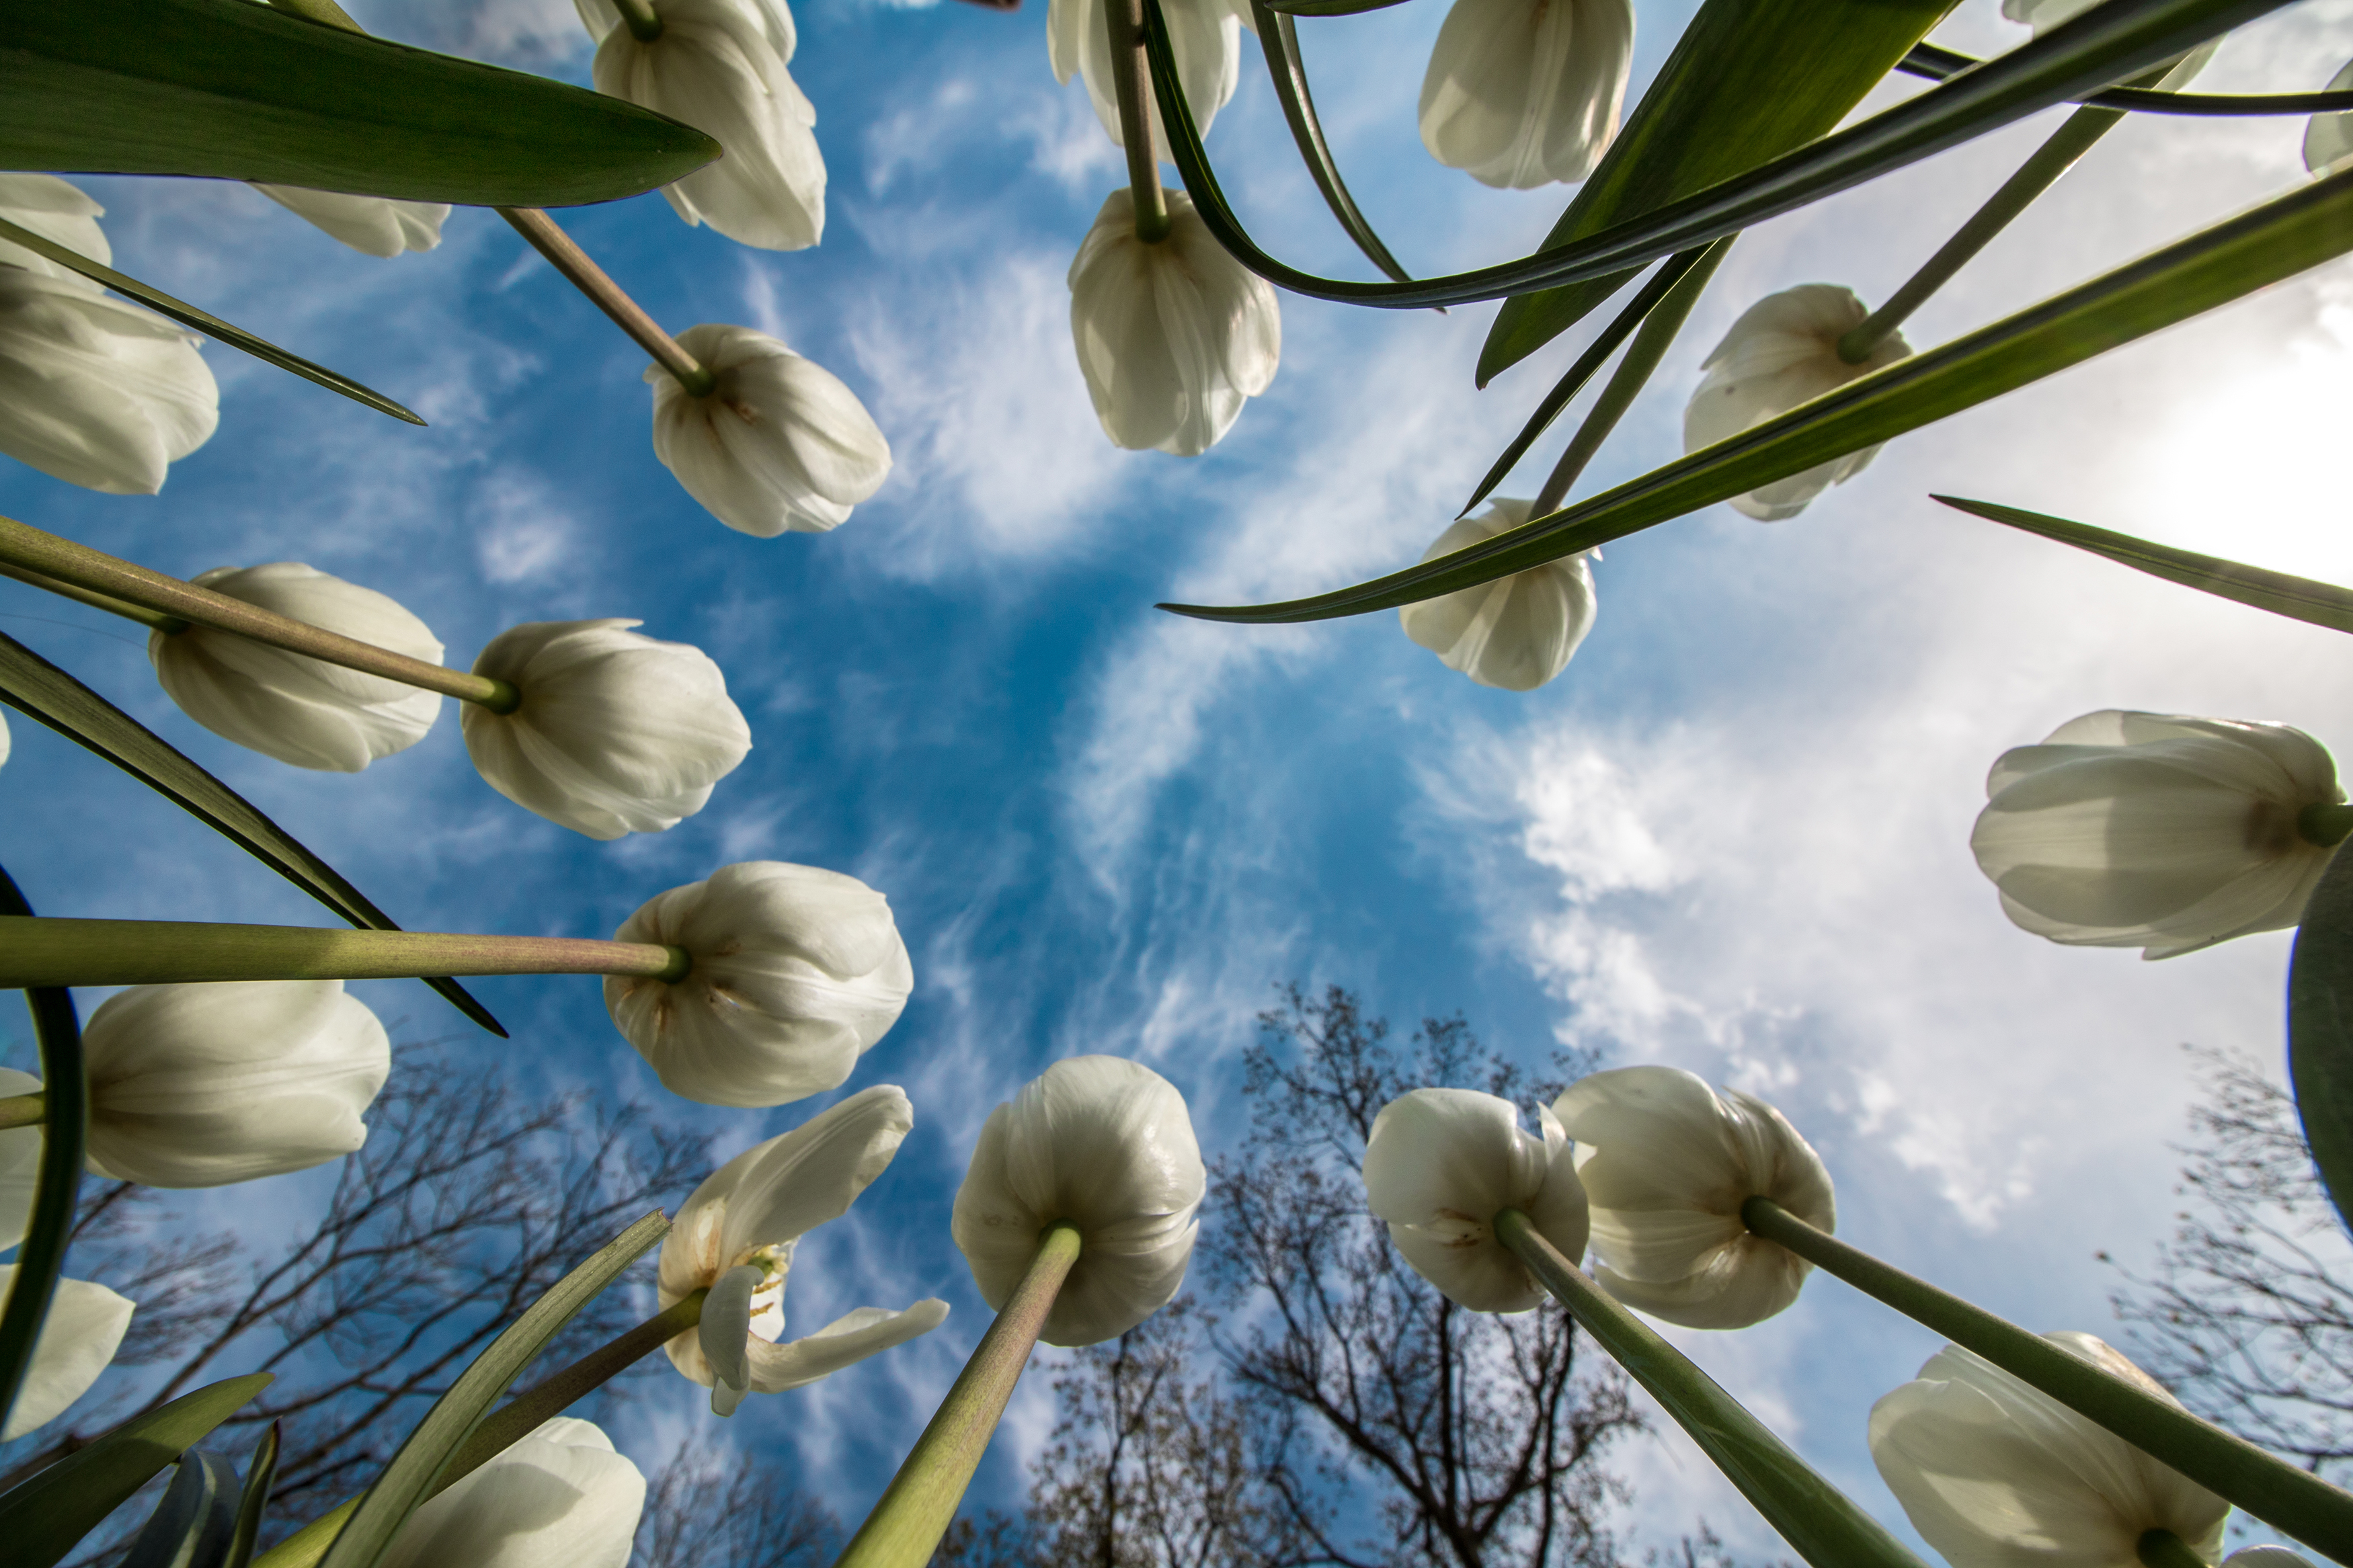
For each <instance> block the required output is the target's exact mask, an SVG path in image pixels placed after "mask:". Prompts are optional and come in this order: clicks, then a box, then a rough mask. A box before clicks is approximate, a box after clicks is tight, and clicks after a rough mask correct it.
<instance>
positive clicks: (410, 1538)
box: [376, 1415, 646, 1568]
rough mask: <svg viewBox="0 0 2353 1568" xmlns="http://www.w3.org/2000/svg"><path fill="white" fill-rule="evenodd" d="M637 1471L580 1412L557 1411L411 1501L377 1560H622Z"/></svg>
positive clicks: (423, 1565) (500, 1567)
mask: <svg viewBox="0 0 2353 1568" xmlns="http://www.w3.org/2000/svg"><path fill="white" fill-rule="evenodd" d="M645 1502H646V1478H645V1477H644V1475H643V1474H641V1473H640V1472H639V1471H638V1467H637V1466H635V1465H633V1464H631V1463H630V1462H629V1461H628V1458H626V1457H624V1456H623V1455H620V1454H617V1453H615V1452H614V1451H613V1440H612V1439H611V1438H610V1437H607V1436H605V1434H604V1431H603V1430H602V1429H601V1428H600V1427H598V1426H595V1425H594V1424H592V1423H590V1422H586V1421H581V1420H576V1419H575V1418H573V1417H572V1416H569V1415H559V1416H557V1417H555V1419H554V1420H553V1421H547V1422H543V1423H542V1424H541V1425H540V1426H537V1427H535V1428H533V1431H532V1433H531V1435H530V1436H527V1437H524V1438H522V1439H521V1440H519V1441H518V1442H516V1443H515V1444H514V1445H513V1446H512V1447H510V1448H508V1449H506V1450H505V1451H504V1452H503V1453H501V1454H500V1455H499V1456H498V1457H497V1458H492V1459H490V1460H487V1461H485V1462H484V1463H483V1464H482V1466H481V1467H480V1468H478V1469H475V1470H472V1471H470V1472H469V1473H468V1474H466V1475H464V1476H461V1477H459V1479H457V1480H455V1481H453V1482H451V1483H450V1485H449V1487H448V1489H447V1490H445V1491H442V1492H440V1493H439V1494H438V1495H437V1496H434V1497H431V1498H427V1500H425V1501H424V1502H423V1503H420V1504H419V1505H418V1506H417V1511H416V1512H415V1513H412V1514H410V1515H409V1516H408V1518H407V1519H406V1521H403V1522H402V1524H401V1526H400V1529H399V1530H398V1531H396V1533H395V1534H394V1536H393V1538H392V1542H391V1544H390V1545H388V1546H387V1547H385V1552H384V1555H383V1556H382V1557H380V1558H378V1559H377V1560H376V1561H377V1563H378V1565H379V1568H623V1564H625V1563H628V1560H629V1548H630V1545H631V1542H632V1541H633V1540H634V1538H635V1537H636V1534H637V1530H638V1514H639V1513H640V1512H641V1511H643V1510H644V1508H645Z"/></svg>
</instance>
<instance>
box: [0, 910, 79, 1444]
mask: <svg viewBox="0 0 2353 1568" xmlns="http://www.w3.org/2000/svg"><path fill="white" fill-rule="evenodd" d="M0 910H10V911H13V914H12V917H11V918H16V919H22V920H29V918H30V917H31V915H32V912H33V910H32V906H31V905H30V904H27V903H26V901H25V895H24V894H22V893H21V892H18V891H17V890H16V882H15V880H14V879H11V878H10V877H9V875H8V873H7V872H6V871H5V870H0ZM25 1001H26V1005H28V1006H29V1007H30V1008H31V1009H32V1013H33V1036H34V1038H35V1039H36V1040H37V1042H38V1043H39V1046H40V1052H41V1079H42V1093H43V1095H44V1096H45V1097H46V1098H47V1131H45V1132H44V1133H43V1134H42V1137H41V1163H40V1165H39V1168H38V1170H37V1173H36V1174H35V1176H34V1185H33V1207H32V1212H31V1214H30V1215H27V1216H26V1226H25V1239H24V1241H23V1242H22V1243H20V1244H19V1245H18V1247H17V1248H16V1275H15V1277H14V1278H13V1279H11V1280H10V1282H9V1286H8V1300H7V1304H6V1305H5V1307H0V1421H5V1419H6V1418H7V1414H8V1409H9V1406H11V1405H15V1404H16V1394H17V1391H18V1390H19V1389H21V1388H22V1387H23V1386H24V1383H25V1373H26V1371H27V1370H28V1369H29V1368H30V1367H31V1366H32V1364H33V1347H34V1345H35V1343H36V1342H37V1341H38V1340H39V1338H40V1332H41V1323H42V1321H43V1320H44V1319H46V1318H47V1316H48V1313H49V1301H50V1299H51V1298H52V1297H53V1296H55V1295H56V1293H57V1288H58V1275H60V1274H62V1273H63V1272H64V1271H65V1261H66V1247H67V1244H68V1242H69V1240H70V1239H71V1237H72V1234H73V1219H74V1200H75V1198H76V1197H77V1196H78V1195H79V1194H80V1192H81V1171H82V1151H83V1149H84V1147H85V1145H86V1144H87V1142H88V1141H89V1138H90V1084H89V1081H88V1079H85V1077H84V1076H83V1069H82V1050H81V1022H80V1020H79V1019H78V1018H76V1017H75V1016H74V1005H73V994H72V993H70V992H69V991H66V990H64V989H63V988H61V987H44V988H41V989H37V990H35V991H33V992H32V993H31V994H28V995H27V996H26V998H25Z"/></svg>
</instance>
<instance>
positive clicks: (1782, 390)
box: [1683, 283, 1912, 522]
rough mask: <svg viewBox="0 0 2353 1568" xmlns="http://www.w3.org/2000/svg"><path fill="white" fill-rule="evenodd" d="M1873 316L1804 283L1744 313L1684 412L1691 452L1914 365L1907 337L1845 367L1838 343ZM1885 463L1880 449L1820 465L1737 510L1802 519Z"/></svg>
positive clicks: (1837, 294) (1832, 290)
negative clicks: (1889, 368) (1836, 490)
mask: <svg viewBox="0 0 2353 1568" xmlns="http://www.w3.org/2000/svg"><path fill="white" fill-rule="evenodd" d="M1870 314H1871V312H1870V311H1869V310H1865V309H1864V308H1863V303H1862V300H1858V299H1856V298H1855V295H1854V290H1852V289H1841V288H1839V287H1838V286H1837V285H1835V284H1831V283H1800V284H1799V285H1798V287H1796V288H1795V289H1783V290H1782V291H1781V292H1780V293H1778V294H1769V295H1767V296H1766V297H1765V298H1764V299H1762V300H1758V301H1757V303H1755V304H1754V305H1751V306H1749V307H1748V309H1747V310H1743V311H1742V312H1741V313H1740V319H1739V320H1738V321H1735V322H1733V323H1732V330H1731V331H1728V332H1726V333H1725V334H1724V341H1723V342H1720V343H1718V344H1716V345H1715V350H1714V351H1713V352H1711V353H1709V354H1708V356H1707V358H1706V359H1704V360H1703V361H1701V362H1700V367H1701V368H1702V369H1703V370H1704V371H1705V372H1706V373H1707V374H1705V375H1704V376H1702V377H1701V378H1700V384H1699V388H1698V390H1697V391H1695V392H1694V393H1693V394H1692V400H1691V403H1690V405H1689V406H1687V407H1686V408H1685V409H1684V410H1683V450H1684V451H1686V452H1696V451H1698V450H1699V449H1700V448H1701V447H1713V446H1715V444H1716V443H1717V442H1719V441H1728V440H1730V439H1731V438H1732V437H1735V436H1737V435H1739V434H1740V433H1741V432H1742V431H1743V430H1746V429H1748V428H1749V427H1751V426H1757V425H1762V424H1764V423H1765V422H1766V421H1767V420H1768V419H1775V418H1778V417H1779V416H1782V415H1784V414H1787V413H1788V411H1789V410H1790V409H1792V408H1795V407H1797V406H1798V405H1799V404H1800V403H1806V402H1810V401H1811V400H1812V399H1814V398H1817V397H1820V396H1821V395H1823V394H1824V393H1826V392H1834V391H1836V390H1837V389H1838V388H1840V387H1841V386H1844V385H1845V384H1847V383H1848V382H1850V381H1852V380H1854V379H1855V378H1856V377H1857V376H1860V375H1865V374H1869V373H1870V372H1872V371H1874V370H1877V369H1879V368H1880V367H1881V366H1883V365H1890V364H1894V363H1895V362H1896V361H1897V360H1900V359H1904V358H1905V357H1907V356H1908V355H1910V353H1912V347H1911V345H1910V344H1909V343H1906V342H1905V341H1904V334H1903V333H1901V332H1891V333H1890V334H1888V336H1887V338H1886V340H1885V341H1884V342H1882V343H1880V345H1879V346H1878V347H1877V348H1874V349H1873V350H1872V351H1871V354H1870V357H1869V358H1867V359H1865V360H1863V361H1862V363H1859V364H1849V363H1846V361H1844V360H1842V359H1841V358H1839V355H1838V341H1839V339H1840V338H1841V336H1842V335H1844V334H1845V333H1846V332H1847V331H1850V330H1851V329H1852V328H1854V327H1857V326H1860V325H1861V324H1862V321H1863V318H1864V317H1866V316H1868V315H1870ZM1878 455H1879V448H1878V447H1864V448H1863V449H1862V450H1861V451H1860V452H1849V453H1848V454H1846V456H1844V457H1842V458H1831V460H1830V461H1829V462H1827V463H1817V464H1816V465H1815V466H1814V467H1812V468H1808V469H1807V470H1806V471H1805V472H1803V473H1799V474H1792V475H1790V476H1789V477H1788V478H1787V479H1776V480H1774V481H1773V482H1772V483H1771V484H1769V485H1763V486H1760V487H1758V488H1757V489H1753V490H1750V491H1749V492H1748V493H1747V494H1746V495H1738V496H1735V497H1733V498H1732V505H1733V508H1734V510H1736V511H1740V512H1743V513H1745V514H1746V515H1747V516H1749V517H1753V518H1755V519H1757V521H1759V522H1778V521H1781V520H1782V519H1784V518H1791V517H1795V516H1797V515H1798V514H1799V512H1801V511H1803V510H1806V503H1807V502H1808V501H1810V500H1813V499H1814V498H1815V497H1816V496H1818V495H1820V494H1821V493H1822V492H1823V491H1824V490H1826V489H1830V488H1831V486H1832V485H1841V484H1844V483H1845V482H1846V481H1847V480H1849V479H1852V478H1854V476H1855V475H1857V474H1859V473H1861V472H1862V470H1863V469H1864V468H1868V467H1869V466H1870V464H1871V459H1872V458H1875V457H1877V456H1878Z"/></svg>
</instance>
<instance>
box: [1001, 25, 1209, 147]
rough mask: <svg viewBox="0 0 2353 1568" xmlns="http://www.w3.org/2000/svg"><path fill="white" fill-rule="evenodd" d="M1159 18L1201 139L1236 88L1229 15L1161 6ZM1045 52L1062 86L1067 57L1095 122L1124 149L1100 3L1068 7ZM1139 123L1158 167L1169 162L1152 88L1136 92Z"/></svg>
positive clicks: (1067, 76)
mask: <svg viewBox="0 0 2353 1568" xmlns="http://www.w3.org/2000/svg"><path fill="white" fill-rule="evenodd" d="M1161 14H1162V16H1164V17H1165V18H1166V21H1167V23H1168V41H1169V45H1170V49H1171V52H1172V53H1173V54H1174V55H1175V56H1176V79H1177V80H1178V81H1179V82H1180V83H1182V84H1183V86H1184V89H1185V103H1186V107H1187V108H1188V109H1189V110H1192V114H1193V123H1194V126H1195V128H1196V129H1198V131H1199V132H1201V133H1202V134H1203V135H1205V136H1206V135H1208V131H1209V127H1210V125H1211V124H1212V123H1214V122H1215V121H1216V120H1217V118H1218V110H1220V109H1222V108H1224V107H1225V105H1226V103H1227V101H1228V100H1230V99H1231V98H1232V97H1233V96H1234V89H1235V88H1236V86H1238V85H1239V84H1240V80H1241V28H1240V19H1239V17H1238V16H1236V14H1235V11H1234V9H1233V8H1232V7H1231V6H1229V5H1226V4H1224V3H1223V0H1165V4H1164V5H1163V6H1162V8H1161ZM1049 32H1050V36H1049V38H1048V45H1047V47H1048V52H1049V55H1050V58H1051V59H1052V61H1053V64H1054V68H1055V73H1056V75H1057V77H1058V78H1059V79H1061V80H1063V81H1068V80H1069V79H1070V74H1069V68H1068V66H1067V64H1066V63H1065V62H1066V60H1067V59H1068V58H1069V51H1071V50H1072V49H1075V53H1076V58H1077V62H1078V68H1079V71H1080V73H1081V75H1082V76H1083V77H1084V79H1085V81H1086V88H1087V96H1088V98H1089V100H1091V101H1092V103H1093V104H1094V110H1095V118H1096V119H1097V120H1099V121H1102V123H1103V132H1104V133H1105V134H1106V135H1108V136H1109V137H1110V138H1111V140H1112V144H1113V146H1117V147H1124V146H1125V145H1126V142H1125V141H1124V138H1123V136H1122V133H1121V127H1120V122H1119V101H1118V99H1117V96H1116V90H1117V89H1116V88H1115V86H1114V82H1115V79H1114V77H1113V73H1112V61H1111V35H1110V34H1109V32H1108V31H1107V30H1106V29H1105V27H1104V24H1103V0H1085V3H1084V4H1083V5H1077V6H1074V7H1072V10H1071V14H1070V15H1069V16H1067V18H1066V19H1065V20H1064V21H1063V23H1062V26H1060V27H1059V28H1058V27H1055V26H1053V25H1052V18H1050V19H1049ZM1144 120H1145V124H1147V125H1149V126H1150V127H1151V128H1152V148H1153V153H1154V154H1155V157H1156V158H1157V159H1158V160H1159V161H1160V162H1161V163H1167V162H1169V161H1170V159H1169V152H1168V138H1167V134H1166V132H1165V131H1164V130H1163V129H1162V128H1161V124H1160V109H1159V100H1158V99H1157V98H1156V97H1155V95H1154V93H1153V90H1152V84H1151V83H1150V82H1149V81H1147V82H1145V85H1144Z"/></svg>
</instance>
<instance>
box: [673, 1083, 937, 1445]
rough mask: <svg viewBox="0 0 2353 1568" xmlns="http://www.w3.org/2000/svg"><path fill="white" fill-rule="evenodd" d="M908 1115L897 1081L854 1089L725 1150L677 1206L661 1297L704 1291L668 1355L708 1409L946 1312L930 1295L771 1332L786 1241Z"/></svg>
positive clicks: (776, 1386)
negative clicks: (703, 1391) (790, 1332)
mask: <svg viewBox="0 0 2353 1568" xmlns="http://www.w3.org/2000/svg"><path fill="white" fill-rule="evenodd" d="M914 1124H915V1113H914V1109H913V1107H912V1106H910V1105H909V1104H908V1103H907V1095H906V1091H905V1090H903V1089H897V1088H894V1087H892V1086H891V1085H889V1084H881V1085H878V1086H876V1087H875V1088H873V1089H861V1090H860V1091H859V1092H858V1093H856V1094H853V1095H851V1096H850V1097H849V1099H848V1100H843V1101H842V1102H841V1103H840V1104H839V1105H837V1106H834V1107H833V1108H832V1109H831V1110H825V1111H821V1112H819V1113H818V1115H816V1116H814V1117H811V1118H810V1119H809V1120H808V1121H807V1122H806V1123H804V1124H803V1125H801V1126H799V1127H797V1128H795V1129H793V1131H790V1132H787V1133H786V1134H784V1135H783V1136H782V1137H780V1138H771V1139H769V1140H768V1141H767V1142H765V1143H761V1144H757V1145H755V1146H754V1147H753V1148H750V1149H746V1150H745V1151H744V1152H743V1153H741V1154H738V1155H736V1156H735V1158H733V1160H730V1161H728V1162H727V1163H725V1164H724V1165H722V1166H721V1167H719V1169H718V1170H716V1171H714V1172H712V1173H711V1175H710V1176H709V1177H708V1178H707V1179H706V1180H705V1181H704V1182H703V1184H702V1185H701V1186H699V1187H697V1188H695V1189H694V1195H693V1196H692V1197H691V1198H689V1199H687V1200H686V1205H685V1206H684V1207H683V1208H681V1209H680V1210H679V1211H678V1222H677V1223H676V1224H675V1225H673V1226H670V1235H669V1236H668V1237H665V1238H664V1239H663V1241H662V1248H661V1266H660V1278H659V1289H660V1300H661V1305H662V1308H663V1310H669V1309H670V1307H672V1306H675V1305H676V1304H677V1303H678V1302H679V1301H681V1300H684V1299H685V1298H686V1297H687V1296H689V1295H691V1294H692V1293H693V1292H695V1291H697V1290H708V1291H710V1292H711V1294H710V1295H709V1296H708V1297H707V1298H705V1299H704V1301H703V1307H702V1322H701V1323H700V1324H699V1325H698V1326H697V1327H696V1328H694V1329H693V1330H691V1331H689V1332H686V1333H683V1334H681V1335H679V1336H678V1337H677V1338H676V1339H673V1340H671V1341H670V1344H669V1347H668V1348H669V1351H670V1364H672V1365H673V1366H675V1367H677V1368H678V1370H679V1371H681V1372H682V1373H685V1374H686V1375H687V1376H688V1377H691V1378H692V1379H693V1380H694V1381H695V1382H697V1383H699V1384H703V1385H704V1386H705V1387H707V1388H709V1389H710V1390H711V1408H712V1410H713V1411H715V1412H717V1413H718V1414H719V1415H733V1414H734V1411H735V1407H736V1405H738V1404H740V1403H741V1402H742V1401H743V1398H744V1394H746V1393H759V1394H777V1393H781V1392H782V1391H784V1390H785V1389H787V1388H798V1387H800V1386H801V1385H802V1384H809V1383H815V1382H816V1381H817V1380H818V1379H819V1378H821V1377H825V1376H827V1375H828V1374H830V1373H836V1372H839V1371H840V1370H841V1369H842V1368H843V1367H845V1366H848V1365H849V1364H850V1363H853V1362H860V1361H864V1360H865V1359H866V1358H867V1357H868V1356H871V1355H874V1354H877V1353H878V1352H882V1351H886V1350H889V1349H890V1348H891V1347H892V1345H896V1344H902V1343H904V1342H907V1341H908V1340H912V1339H913V1338H914V1337H915V1336H916V1335H918V1334H927V1333H929V1332H931V1331H933V1330H934V1329H935V1328H938V1327H939V1326H940V1323H941V1322H942V1321H944V1319H945V1318H946V1317H947V1315H948V1307H947V1303H946V1302H944V1301H941V1300H922V1301H918V1302H916V1303H915V1304H914V1305H913V1306H912V1307H909V1308H908V1309H906V1310H904V1311H901V1312H893V1311H890V1310H885V1309H883V1308H881V1307H860V1309H858V1310H856V1311H854V1312H851V1313H849V1315H847V1316H846V1317H841V1318H837V1319H836V1320H834V1321H832V1322H830V1323H828V1324H827V1325H826V1326H825V1327H823V1328H821V1329H819V1330H818V1331H817V1332H815V1333H813V1334H809V1335H807V1336H805V1337H803V1338H801V1339H797V1340H791V1341H787V1342H785V1343H783V1344H778V1343H776V1340H777V1338H778V1337H779V1336H780V1335H782V1334H783V1332H784V1331H785V1307H784V1300H785V1278H786V1275H787V1274H788V1273H789V1272H790V1271H791V1268H792V1262H793V1247H794V1244H795V1243H796V1242H797V1241H798V1240H799V1239H800V1238H801V1237H803V1236H804V1235H806V1234H807V1233H808V1232H809V1231H812V1230H815V1229H816V1228H817V1227H818V1226H821V1225H823V1224H824V1223H825V1222H826V1221H828V1220H829V1219H839V1218H840V1217H841V1216H842V1215H845V1214H847V1213H849V1205H851V1204H852V1203H855V1202H856V1201H857V1199H858V1194H860V1193H862V1192H864V1191H865V1190H866V1188H867V1184H869V1183H871V1182H872V1181H873V1180H874V1178H875V1177H877V1176H879V1175H881V1173H882V1172H883V1171H884V1169H885V1168H886V1167H888V1166H889V1165H890V1163H891V1157H892V1155H893V1154H896V1153H897V1152H899V1144H900V1142H901V1140H902V1139H904V1138H905V1137H906V1136H907V1131H908V1129H909V1128H911V1127H913V1125H914Z"/></svg>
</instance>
